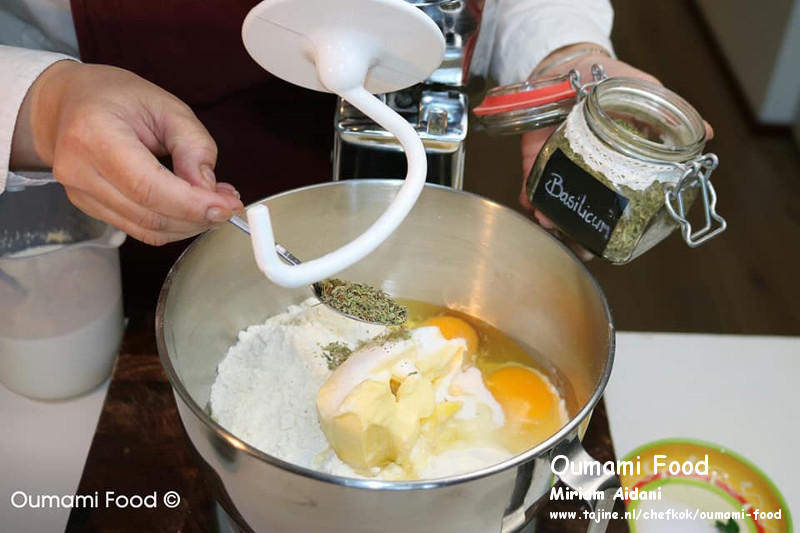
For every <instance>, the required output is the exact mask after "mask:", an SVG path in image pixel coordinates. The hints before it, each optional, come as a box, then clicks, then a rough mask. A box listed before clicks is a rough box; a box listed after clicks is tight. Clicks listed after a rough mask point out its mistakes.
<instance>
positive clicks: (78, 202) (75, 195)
mask: <svg viewBox="0 0 800 533" xmlns="http://www.w3.org/2000/svg"><path fill="white" fill-rule="evenodd" d="M67 196H68V197H69V199H70V201H71V202H72V203H73V204H74V205H75V206H76V207H77V208H79V209H80V210H81V211H83V212H84V213H86V214H88V215H90V216H93V217H94V218H97V219H99V220H103V221H104V222H107V223H108V224H111V225H112V226H114V227H115V228H117V229H119V230H122V231H124V232H125V233H127V234H128V235H130V236H131V237H133V238H134V239H136V240H139V241H142V242H143V243H146V244H150V245H152V246H161V245H164V244H167V243H169V242H174V241H180V240H183V239H188V238H189V237H192V236H194V235H196V234H197V233H198V232H196V231H195V232H183V231H171V230H167V229H160V230H157V229H152V228H150V227H145V226H141V225H139V224H136V223H134V222H133V221H132V220H131V219H129V218H128V217H127V216H125V215H121V214H120V213H117V212H116V211H114V210H112V209H110V208H109V207H107V205H106V204H105V201H104V202H103V203H101V202H99V201H98V200H96V199H95V198H94V197H92V196H91V195H89V194H88V193H86V192H83V191H80V190H78V189H75V188H72V187H68V188H67Z"/></svg>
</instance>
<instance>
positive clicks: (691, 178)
mask: <svg viewBox="0 0 800 533" xmlns="http://www.w3.org/2000/svg"><path fill="white" fill-rule="evenodd" d="M718 164H719V158H718V157H717V156H716V155H715V154H705V155H702V156H700V157H698V158H697V159H695V160H693V161H691V162H689V163H684V164H682V165H679V167H680V168H682V169H683V175H682V176H681V179H680V180H679V181H678V183H677V184H675V186H674V187H672V188H668V189H667V190H666V192H665V193H664V195H665V197H664V203H665V205H666V207H667V210H668V211H669V214H670V215H672V218H674V219H675V221H676V222H678V224H680V226H681V233H682V234H683V240H684V241H686V244H688V245H689V246H691V247H692V248H696V247H698V246H700V245H701V244H703V243H704V242H706V241H708V240H711V239H713V238H714V237H716V236H717V235H719V234H720V233H722V232H723V231H725V229H726V228H727V227H728V223H727V222H726V221H725V219H724V218H722V217H721V216H720V215H719V214H718V213H717V193H716V191H715V190H714V186H713V185H712V184H711V179H710V177H711V173H712V172H713V171H714V169H715V168H717V165H718ZM695 187H699V188H700V192H701V195H702V198H703V207H704V209H705V221H706V223H705V226H704V227H702V228H701V229H699V230H697V231H694V232H693V231H692V224H691V223H690V222H689V220H688V219H687V218H686V211H687V207H686V204H687V202H686V201H685V198H684V196H685V195H686V194H687V192H688V191H689V190H690V189H692V188H695ZM714 221H716V222H717V224H718V226H717V227H716V228H714Z"/></svg>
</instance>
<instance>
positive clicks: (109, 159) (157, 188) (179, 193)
mask: <svg viewBox="0 0 800 533" xmlns="http://www.w3.org/2000/svg"><path fill="white" fill-rule="evenodd" d="M106 135H107V138H106V141H105V143H104V146H103V153H102V154H97V157H96V158H95V168H96V169H97V171H98V172H99V173H100V174H101V175H102V176H104V177H105V178H106V179H107V180H108V181H109V182H111V183H112V184H113V185H114V187H115V188H116V189H117V190H119V191H120V192H121V193H122V194H123V195H124V196H126V197H127V198H128V199H130V200H131V201H132V202H134V203H135V204H138V205H140V206H142V207H144V208H146V209H148V210H150V211H155V212H156V213H159V214H161V215H164V216H167V217H170V218H174V219H179V220H186V221H190V222H194V223H204V222H224V221H225V220H227V219H228V218H230V216H231V215H232V214H233V213H234V212H236V211H238V210H240V209H242V207H243V206H242V203H241V201H240V200H239V199H237V198H235V197H234V196H232V195H230V194H219V193H217V192H216V191H215V190H209V189H208V188H206V187H199V186H193V185H192V184H191V183H190V182H188V181H186V180H183V179H181V178H179V177H178V176H176V175H175V174H173V173H172V172H170V171H169V170H167V169H165V168H164V167H162V166H161V164H159V162H158V160H156V158H155V156H153V154H151V153H150V151H149V150H147V148H146V147H145V146H144V145H143V144H142V143H141V142H140V141H139V139H138V138H137V137H136V135H135V134H134V133H133V132H132V131H131V130H129V129H125V128H122V129H118V130H112V129H109V130H108V131H107V132H106ZM195 179H197V178H195Z"/></svg>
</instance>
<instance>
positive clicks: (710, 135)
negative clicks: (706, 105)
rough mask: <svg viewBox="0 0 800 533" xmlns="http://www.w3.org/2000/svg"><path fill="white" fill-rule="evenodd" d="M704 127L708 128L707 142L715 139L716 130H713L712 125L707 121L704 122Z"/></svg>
mask: <svg viewBox="0 0 800 533" xmlns="http://www.w3.org/2000/svg"><path fill="white" fill-rule="evenodd" d="M703 125H704V126H705V128H706V140H707V141H710V140H711V139H713V138H714V128H712V127H711V124H709V123H708V122H706V121H705V120H704V121H703Z"/></svg>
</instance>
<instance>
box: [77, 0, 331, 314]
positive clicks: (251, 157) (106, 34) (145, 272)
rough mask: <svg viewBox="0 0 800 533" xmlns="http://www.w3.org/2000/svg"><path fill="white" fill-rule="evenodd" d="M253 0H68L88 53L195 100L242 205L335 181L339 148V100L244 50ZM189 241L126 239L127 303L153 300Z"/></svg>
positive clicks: (222, 175) (221, 172)
mask: <svg viewBox="0 0 800 533" xmlns="http://www.w3.org/2000/svg"><path fill="white" fill-rule="evenodd" d="M257 2H258V0H71V5H72V14H73V19H74V22H75V29H76V31H77V35H78V43H79V46H80V52H81V58H82V60H83V61H84V62H87V63H102V64H106V65H114V66H117V67H121V68H125V69H128V70H131V71H133V72H135V73H136V74H138V75H140V76H142V77H144V78H146V79H148V80H150V81H152V82H153V83H155V84H157V85H159V86H160V87H163V88H164V89H166V90H167V91H169V92H171V93H173V94H175V95H176V96H177V97H179V98H180V99H181V100H183V101H184V102H186V103H187V104H189V105H190V106H191V107H192V109H194V111H195V113H196V114H197V116H198V117H199V118H200V120H201V121H202V122H203V124H205V126H206V128H208V130H209V131H210V132H211V135H212V136H213V137H214V140H215V141H216V142H217V145H218V147H219V158H218V162H217V167H216V175H217V179H218V180H220V181H228V182H230V183H232V184H234V185H235V186H236V187H237V188H238V189H239V192H241V194H242V201H243V202H244V203H245V204H248V203H250V202H253V201H255V200H258V199H261V198H264V197H266V196H270V195H272V194H275V193H277V192H280V191H284V190H287V189H292V188H296V187H301V186H304V185H308V184H311V183H319V182H324V181H328V180H330V178H331V163H330V154H331V149H332V146H333V113H334V109H335V98H334V97H333V96H332V95H329V94H324V93H319V92H315V91H310V90H306V89H302V88H299V87H296V86H294V85H291V84H289V83H286V82H284V81H282V80H279V79H277V78H274V77H272V76H270V75H268V74H267V73H266V72H265V71H264V70H262V69H261V67H259V66H258V65H257V64H256V63H255V62H254V61H253V60H252V59H251V58H250V56H249V55H248V54H247V51H246V50H245V49H244V45H243V44H242V39H241V27H242V22H243V21H244V17H245V15H246V14H247V12H248V11H249V10H250V8H251V7H253V6H254V5H255V4H256V3H257ZM184 246H185V243H179V244H176V245H169V246H166V247H162V248H158V249H154V248H150V247H146V246H144V245H141V244H139V243H134V242H133V239H129V241H128V243H126V245H125V246H124V247H123V250H122V258H123V275H124V276H125V282H126V297H127V301H128V302H129V306H128V307H129V308H130V304H131V299H135V300H141V299H145V301H149V302H150V306H151V307H152V306H153V305H154V302H155V296H156V294H157V290H158V288H159V287H160V285H161V282H162V281H163V280H164V276H165V275H166V272H167V270H168V268H169V266H170V265H171V264H172V262H173V261H174V260H175V258H176V257H177V255H178V253H179V252H180V251H181V250H182V249H183V248H184ZM135 303H136V302H133V304H135ZM136 307H137V308H138V306H136Z"/></svg>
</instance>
